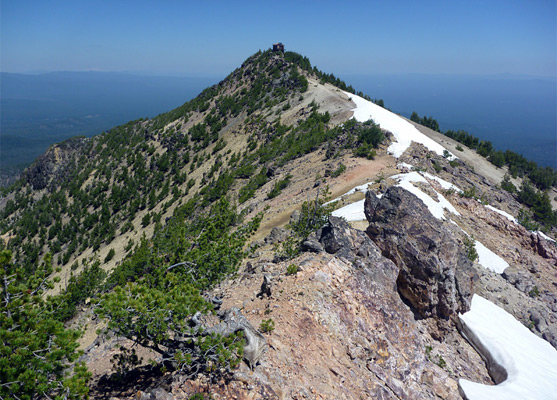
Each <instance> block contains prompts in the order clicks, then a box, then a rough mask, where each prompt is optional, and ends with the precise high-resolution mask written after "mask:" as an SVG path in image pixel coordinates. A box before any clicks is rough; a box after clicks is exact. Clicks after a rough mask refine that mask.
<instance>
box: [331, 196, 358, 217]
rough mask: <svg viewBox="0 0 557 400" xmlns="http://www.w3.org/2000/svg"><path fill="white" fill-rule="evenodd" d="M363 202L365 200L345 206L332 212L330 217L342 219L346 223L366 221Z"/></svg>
mask: <svg viewBox="0 0 557 400" xmlns="http://www.w3.org/2000/svg"><path fill="white" fill-rule="evenodd" d="M364 202H365V199H362V200H360V201H357V202H355V203H352V204H348V205H347V206H344V207H342V208H339V209H338V210H335V211H333V212H332V215H333V216H335V217H344V218H345V219H346V220H347V221H363V220H365V219H366V215H365V213H364Z"/></svg>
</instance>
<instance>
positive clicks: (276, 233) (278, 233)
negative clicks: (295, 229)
mask: <svg viewBox="0 0 557 400" xmlns="http://www.w3.org/2000/svg"><path fill="white" fill-rule="evenodd" d="M291 234H292V231H290V230H288V229H284V228H281V227H276V226H275V227H274V228H273V229H271V233H269V236H267V237H266V238H265V243H267V244H274V243H280V242H283V241H285V240H286V239H287V238H288V237H289V236H290V235H291Z"/></svg>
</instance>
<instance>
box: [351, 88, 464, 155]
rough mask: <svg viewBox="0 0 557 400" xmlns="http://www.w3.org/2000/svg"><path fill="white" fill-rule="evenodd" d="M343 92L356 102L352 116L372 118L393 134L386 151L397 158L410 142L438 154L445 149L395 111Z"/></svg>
mask: <svg viewBox="0 0 557 400" xmlns="http://www.w3.org/2000/svg"><path fill="white" fill-rule="evenodd" d="M344 94H346V95H347V96H348V97H349V98H350V99H351V100H352V101H353V102H354V103H355V104H356V108H354V109H353V110H352V111H354V118H355V119H356V121H359V122H366V121H368V120H369V119H373V121H374V122H375V123H376V124H379V125H380V126H381V128H383V129H386V130H388V131H390V132H391V133H392V134H393V135H394V137H395V139H396V142H393V143H392V144H391V145H390V146H389V148H388V149H387V151H388V152H389V153H391V154H392V155H393V156H395V157H396V158H399V157H400V156H401V155H402V153H404V152H405V151H406V149H408V147H410V144H412V142H416V143H421V144H423V145H424V146H425V147H426V148H428V149H429V150H431V151H434V152H435V153H437V154H439V155H440V156H442V155H443V152H444V151H445V150H446V149H445V148H444V147H443V146H441V145H440V144H439V143H437V142H435V141H434V140H432V139H430V138H429V137H427V136H426V135H424V134H423V133H421V132H420V131H419V130H417V129H416V128H415V127H414V125H412V124H411V123H410V122H408V121H406V120H405V119H403V118H402V117H400V116H398V115H396V114H395V113H392V112H391V111H389V110H386V109H385V108H383V107H380V106H378V105H377V104H374V103H372V102H371V101H368V100H366V99H364V98H362V97H360V96H356V95H355V94H352V93H348V92H344ZM455 158H456V156H455V155H454V154H451V156H450V159H455Z"/></svg>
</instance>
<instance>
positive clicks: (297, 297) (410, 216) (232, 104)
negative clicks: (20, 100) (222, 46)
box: [0, 48, 557, 399]
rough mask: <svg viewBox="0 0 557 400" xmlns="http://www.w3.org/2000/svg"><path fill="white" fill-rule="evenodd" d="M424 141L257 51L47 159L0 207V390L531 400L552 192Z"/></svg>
mask: <svg viewBox="0 0 557 400" xmlns="http://www.w3.org/2000/svg"><path fill="white" fill-rule="evenodd" d="M431 122H432V119H431V118H429V119H427V118H424V119H423V120H421V119H419V116H416V118H413V120H406V119H405V118H403V117H401V116H398V115H396V114H394V113H392V112H391V111H389V110H388V109H386V108H384V104H383V101H382V100H372V99H371V98H369V97H368V96H365V95H364V94H363V93H356V92H355V90H354V89H353V88H352V87H350V86H347V85H346V84H345V83H344V82H342V81H341V80H340V79H338V78H337V77H335V76H334V75H332V74H326V73H323V72H321V71H319V70H318V69H317V68H315V67H312V66H311V63H310V61H309V60H308V59H307V58H306V57H303V56H301V55H299V54H297V53H293V52H289V51H284V48H277V49H274V50H267V51H264V52H261V51H259V52H257V53H256V54H254V55H253V56H251V57H249V58H248V59H247V60H246V61H245V62H244V63H243V64H242V66H241V67H240V68H238V69H236V70H235V71H233V72H232V73H231V74H230V75H229V76H228V77H226V78H225V79H224V80H223V81H222V82H220V83H219V84H217V85H214V86H212V87H210V88H207V89H206V90H204V91H203V92H202V93H201V94H200V95H199V96H198V97H196V98H195V99H194V100H192V101H190V102H188V103H186V104H184V105H182V106H181V107H178V108H176V109H174V110H172V111H170V112H168V113H165V114H161V115H159V116H157V117H156V118H153V119H141V120H137V121H132V122H129V123H128V124H126V125H123V126H119V127H115V128H113V129H111V130H110V131H108V132H105V133H102V134H100V135H98V136H95V137H92V138H90V139H84V138H75V139H71V140H68V141H66V142H63V143H60V144H57V145H54V146H51V148H50V149H49V150H48V151H47V152H46V153H45V154H44V155H43V156H41V157H40V158H39V159H37V160H36V162H35V163H34V164H33V165H32V166H31V167H29V168H28V169H27V170H26V171H25V173H24V174H23V177H22V179H21V180H20V181H18V182H17V183H16V184H15V185H14V186H12V187H11V188H10V189H9V190H7V191H6V192H5V193H4V194H3V196H2V199H1V202H0V207H1V213H2V218H1V228H2V232H1V233H2V239H3V240H2V241H1V242H0V244H1V246H2V253H1V254H2V258H1V260H0V261H1V265H2V270H1V271H2V273H3V282H4V286H3V289H2V299H3V306H2V307H4V308H3V309H2V311H3V313H2V315H3V316H2V318H3V319H2V327H3V328H2V329H3V330H1V332H2V333H0V335H2V338H3V343H5V344H4V345H3V346H4V347H0V351H2V357H4V359H5V360H7V362H5V363H3V364H1V365H0V368H1V369H0V376H1V377H2V385H1V386H0V395H1V396H2V397H6V398H10V397H14V396H15V395H16V394H17V396H18V397H21V395H20V394H21V393H25V395H26V396H28V397H29V398H32V397H33V396H37V397H40V396H46V395H48V396H50V397H53V396H57V395H59V396H64V395H66V396H69V395H71V396H74V397H83V396H84V395H85V393H86V392H87V391H89V393H90V395H91V397H93V398H122V399H123V398H142V399H162V398H165V399H166V398H168V399H170V398H172V399H191V398H197V399H201V398H214V399H225V398H238V399H254V398H257V399H301V398H310V399H360V398H383V399H391V398H392V399H414V398H420V399H437V398H444V399H461V398H467V399H482V398H488V397H490V398H492V397H495V398H497V396H499V398H509V399H510V398H517V399H518V398H527V397H528V396H530V397H531V398H551V396H552V395H553V393H555V392H557V387H555V382H557V376H556V374H557V365H556V363H555V360H557V356H556V354H557V352H556V351H555V347H557V317H556V311H557V309H556V307H557V289H556V287H557V285H556V284H555V282H553V281H554V270H555V265H557V249H556V247H555V241H554V240H553V239H552V238H550V237H549V236H547V235H546V234H544V233H542V232H539V231H537V230H536V226H535V225H534V224H538V223H539V224H542V225H541V226H542V227H543V228H544V229H545V230H546V233H548V234H549V235H552V231H551V229H552V224H554V222H552V221H555V216H556V213H555V211H554V210H552V208H551V202H550V199H549V195H548V192H549V191H551V190H554V188H553V185H554V183H555V181H556V179H553V175H549V178H547V179H546V178H543V179H542V178H541V175H540V174H539V173H538V171H539V170H538V169H537V167H535V164H534V166H532V165H530V166H529V167H528V168H529V169H524V170H523V171H522V174H511V175H515V176H516V177H511V176H509V175H508V174H507V173H508V172H509V169H508V167H507V166H505V165H503V164H504V163H502V164H501V165H499V166H496V165H494V162H496V161H495V160H498V159H497V157H498V156H499V155H498V153H497V152H496V151H495V150H494V149H490V151H489V152H488V153H486V154H484V155H487V156H488V158H487V159H486V158H485V157H483V156H482V154H481V153H482V152H484V151H487V150H486V148H487V145H486V144H485V142H478V140H477V139H476V142H473V140H472V142H471V144H470V145H467V146H466V148H464V147H462V146H461V144H460V143H459V142H457V140H459V139H461V140H460V141H461V142H464V141H465V140H468V137H467V136H462V135H461V136H458V134H456V133H455V134H454V135H452V134H451V135H452V137H454V138H451V137H448V136H446V135H443V134H441V133H439V132H436V131H434V130H432V129H430V128H428V127H426V126H423V125H422V124H421V123H423V124H426V125H429V126H431V127H435V126H434V125H433V124H431ZM474 143H475V145H474ZM478 153H480V154H478ZM511 156H512V154H510V155H508V159H509V160H510V158H511ZM504 157H507V156H506V155H505V156H504ZM505 160H507V158H505ZM516 160H518V161H514V164H513V165H514V166H515V167H516V165H517V163H519V162H520V163H522V161H521V160H520V159H519V158H516ZM499 161H500V160H499ZM499 161H497V163H498V162H499ZM507 162H509V161H507ZM520 165H522V164H520ZM511 172H512V171H511ZM552 173H553V172H552ZM525 174H526V175H525ZM528 174H529V175H528ZM527 175H528V176H529V177H530V179H528V178H526V176H527ZM542 175H543V174H542ZM501 186H503V187H504V188H505V190H504V189H502V188H501ZM516 186H519V187H520V190H519V189H517V188H516ZM536 186H537V188H538V189H536ZM512 188H514V190H512ZM542 189H543V190H545V191H542ZM530 203H531V204H530ZM548 207H549V208H548ZM519 220H520V221H521V223H522V225H521V224H520V223H518V221H519ZM538 227H539V226H538ZM527 228H529V229H530V230H528V229H527ZM14 299H17V301H15V300H14ZM23 320H25V321H28V322H26V323H25V324H22V323H19V322H18V321H23ZM492 321H495V322H496V323H492ZM4 327H6V328H4ZM41 327H48V329H47V328H45V329H43V330H40V329H39V328H41ZM41 329H42V328H41ZM39 330H40V332H41V334H36V332H38V331H39ZM11 332H16V333H17V334H12V333H11ZM80 333H81V334H80ZM78 337H79V339H78ZM77 340H78V342H77ZM52 343H56V346H57V347H56V349H54V350H56V351H54V350H53V352H52V354H54V355H53V356H52V357H51V358H48V357H47V358H45V357H43V356H42V355H41V353H40V352H39V350H40V351H43V350H41V349H44V348H46V347H48V348H49V349H50V348H51V346H52ZM75 343H79V346H80V348H81V349H83V351H84V354H83V355H82V356H81V357H80V358H79V361H80V362H81V363H82V364H80V363H77V364H76V360H77V358H78V356H79V354H78V353H77V352H76V346H77V344H75ZM74 344H75V345H74ZM26 349H34V350H29V351H27V350H26ZM49 354H50V353H49ZM148 360H151V361H150V362H149V361H148ZM39 361H40V362H39ZM9 365H12V366H14V365H16V366H17V367H8V366H9ZM68 366H73V369H71V368H70V369H68V368H67V367H68ZM87 370H88V371H89V372H87ZM29 371H33V373H32V374H30V373H29ZM525 388H526V389H525ZM138 396H139V397H138ZM196 396H197V397H196ZM532 396H533V397H532Z"/></svg>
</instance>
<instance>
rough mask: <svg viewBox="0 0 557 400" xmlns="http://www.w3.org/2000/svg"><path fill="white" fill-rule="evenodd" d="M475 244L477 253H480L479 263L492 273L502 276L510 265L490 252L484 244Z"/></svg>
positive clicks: (476, 242)
mask: <svg viewBox="0 0 557 400" xmlns="http://www.w3.org/2000/svg"><path fill="white" fill-rule="evenodd" d="M474 242H475V247H476V251H477V252H478V263H479V264H480V265H481V266H482V267H484V268H486V269H489V270H491V271H495V272H497V273H498V274H502V273H503V272H504V271H505V269H506V268H507V267H508V266H509V263H508V262H506V261H505V260H503V259H502V258H501V257H499V256H498V255H497V254H495V253H494V252H492V251H491V250H489V249H488V248H487V247H485V246H484V245H483V244H481V243H480V242H478V241H477V240H475V241H474Z"/></svg>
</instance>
